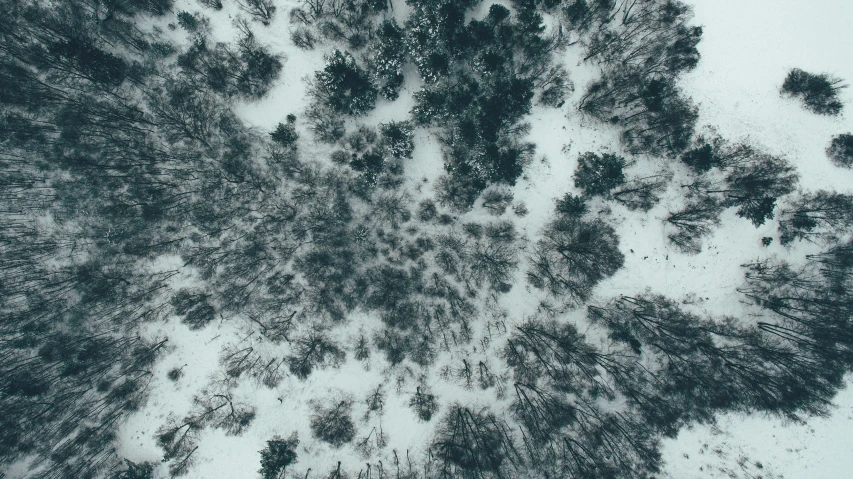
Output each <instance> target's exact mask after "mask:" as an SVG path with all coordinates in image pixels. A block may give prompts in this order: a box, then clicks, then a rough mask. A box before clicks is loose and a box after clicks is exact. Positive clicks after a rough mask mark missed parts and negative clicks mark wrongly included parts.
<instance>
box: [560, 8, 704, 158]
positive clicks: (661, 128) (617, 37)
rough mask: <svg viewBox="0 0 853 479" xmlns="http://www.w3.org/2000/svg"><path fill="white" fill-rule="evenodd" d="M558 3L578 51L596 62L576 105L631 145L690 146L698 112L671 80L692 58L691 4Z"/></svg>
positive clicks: (696, 32) (655, 150)
mask: <svg viewBox="0 0 853 479" xmlns="http://www.w3.org/2000/svg"><path fill="white" fill-rule="evenodd" d="M563 3H564V7H563V9H562V13H563V16H564V18H565V19H566V21H567V22H568V23H569V24H570V25H571V26H572V27H573V28H574V29H575V30H576V31H577V33H578V34H579V39H578V41H579V42H581V44H582V45H583V46H584V48H585V50H586V57H585V59H586V60H588V61H597V62H599V64H600V65H601V67H602V70H603V74H602V77H601V78H600V79H599V80H596V81H594V82H593V83H591V84H590V85H589V86H588V87H587V90H586V92H585V93H584V95H583V97H582V99H581V101H580V104H579V105H578V108H579V110H580V111H581V112H582V113H584V114H587V115H590V116H592V117H594V118H596V119H598V120H600V121H604V122H609V123H612V124H615V125H618V126H619V127H620V128H621V129H622V140H623V142H624V144H625V146H626V148H627V149H628V150H629V151H630V152H632V153H649V154H653V155H665V156H670V157H672V156H676V155H678V154H679V153H680V152H681V151H683V150H684V149H686V148H687V147H689V146H690V140H691V139H692V137H693V129H694V127H695V124H696V120H697V118H698V113H697V109H696V107H695V106H694V105H693V103H692V101H691V100H690V99H689V98H687V97H685V96H684V94H683V93H682V92H681V91H680V90H679V89H678V87H677V86H676V85H675V82H676V79H677V77H678V75H680V74H681V73H683V72H686V71H689V70H691V69H693V68H694V67H695V66H696V65H697V64H698V62H699V52H698V50H697V48H696V46H697V45H698V43H699V41H700V40H701V37H702V28H701V27H693V26H689V25H688V22H689V20H690V16H691V12H690V8H689V7H688V6H687V5H685V4H684V3H682V2H679V1H671V0H665V1H664V0H654V1H647V2H621V1H619V2H611V1H590V2H587V1H586V0H576V1H574V2H563Z"/></svg>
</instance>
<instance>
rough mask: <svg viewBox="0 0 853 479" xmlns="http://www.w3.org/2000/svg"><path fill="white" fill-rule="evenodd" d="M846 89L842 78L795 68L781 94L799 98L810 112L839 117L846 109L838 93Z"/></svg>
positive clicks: (789, 74)
mask: <svg viewBox="0 0 853 479" xmlns="http://www.w3.org/2000/svg"><path fill="white" fill-rule="evenodd" d="M844 87H845V85H842V84H841V79H840V78H835V77H832V76H830V75H828V74H826V73H820V74H814V73H809V72H806V71H803V70H800V69H799V68H794V69H792V70H791V71H790V72H788V76H786V77H785V81H784V82H783V83H782V89H781V92H782V94H783V95H787V96H789V97H792V98H798V99H799V100H800V101H801V102H802V103H803V106H804V107H806V109H808V110H809V111H812V112H814V113H817V114H819V115H838V114H839V113H841V109H842V108H843V107H844V105H843V104H842V103H841V100H839V99H838V91H839V90H841V89H842V88H844Z"/></svg>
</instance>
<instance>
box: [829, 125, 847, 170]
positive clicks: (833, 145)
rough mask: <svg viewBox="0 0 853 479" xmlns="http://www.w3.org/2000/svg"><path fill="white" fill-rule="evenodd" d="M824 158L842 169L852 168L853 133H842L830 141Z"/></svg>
mask: <svg viewBox="0 0 853 479" xmlns="http://www.w3.org/2000/svg"><path fill="white" fill-rule="evenodd" d="M826 156H828V157H829V159H830V160H832V162H833V163H834V164H835V166H840V167H842V168H853V133H843V134H841V135H838V136H836V137H834V138H833V139H832V142H830V143H829V147H828V148H827V149H826Z"/></svg>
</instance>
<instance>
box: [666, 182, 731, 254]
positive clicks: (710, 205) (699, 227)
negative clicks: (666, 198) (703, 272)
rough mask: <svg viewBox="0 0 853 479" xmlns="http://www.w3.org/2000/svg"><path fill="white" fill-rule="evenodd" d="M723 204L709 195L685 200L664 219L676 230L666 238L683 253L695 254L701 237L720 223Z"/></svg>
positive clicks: (699, 249) (699, 248)
mask: <svg viewBox="0 0 853 479" xmlns="http://www.w3.org/2000/svg"><path fill="white" fill-rule="evenodd" d="M722 212H723V206H722V204H720V202H719V201H718V200H717V199H715V198H714V197H712V196H710V195H701V196H699V197H696V198H693V199H691V200H689V201H688V202H687V204H685V205H684V207H682V208H681V209H680V210H678V211H670V212H669V214H668V215H667V216H666V218H664V221H665V222H666V223H667V224H669V225H671V226H672V227H674V228H675V229H676V231H675V232H674V233H669V234H668V235H667V239H669V242H670V243H671V244H673V245H674V246H675V247H676V248H678V249H679V250H681V251H682V252H685V253H690V254H696V253H698V252H699V251H701V249H702V238H704V237H706V236H708V235H709V234H711V232H712V229H713V227H715V226H717V225H719V224H720V214H721V213H722Z"/></svg>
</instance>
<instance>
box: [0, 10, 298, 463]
mask: <svg viewBox="0 0 853 479" xmlns="http://www.w3.org/2000/svg"><path fill="white" fill-rule="evenodd" d="M249 3H250V2H246V4H247V5H248V4H249ZM3 6H4V12H6V21H4V22H3V25H2V26H0V35H2V37H3V42H2V47H0V82H2V87H0V90H2V92H3V93H2V96H0V102H2V104H3V107H2V120H0V125H2V126H0V128H2V131H3V135H2V137H3V139H2V140H0V141H2V154H0V162H2V168H0V169H2V171H3V172H2V174H0V182H2V188H1V189H2V190H3V203H4V208H3V210H2V212H0V221H2V224H3V228H0V230H2V233H0V243H2V245H3V246H2V249H3V255H4V257H9V258H16V259H15V260H14V261H12V262H11V263H9V264H8V265H6V264H4V268H3V273H2V274H3V277H4V278H5V279H3V283H4V287H3V289H2V291H0V318H2V320H0V324H2V333H0V334H2V337H3V348H2V353H0V354H2V357H3V358H4V360H3V364H4V365H3V367H2V374H0V376H2V377H3V380H2V385H0V388H2V390H3V393H2V396H0V402H2V406H3V410H4V415H3V418H2V426H0V430H2V441H3V446H2V447H0V450H2V453H0V463H3V464H4V465H5V464H8V463H10V462H13V461H15V460H18V459H21V458H23V457H32V458H33V459H34V462H33V467H34V468H37V470H38V477H45V478H66V477H93V476H96V475H98V474H106V475H109V476H115V477H144V476H145V475H146V474H148V473H149V472H150V467H148V466H147V465H133V464H129V463H127V462H125V461H124V460H122V459H121V458H120V457H118V456H117V455H116V451H115V448H114V447H113V446H112V442H113V440H114V438H115V426H116V425H117V424H118V422H119V421H120V419H121V418H122V417H123V416H124V415H125V414H127V413H129V412H131V411H133V410H135V409H137V408H139V407H140V406H141V405H142V404H143V403H144V401H145V397H146V395H147V384H148V382H149V381H150V379H151V376H152V372H151V371H152V370H153V369H152V363H153V361H154V360H155V358H156V357H157V355H158V354H159V352H160V351H161V350H162V348H163V346H164V344H166V342H165V339H163V338H161V339H158V340H156V341H149V340H146V339H143V338H141V337H140V336H139V334H140V330H139V329H138V326H139V325H140V324H142V323H144V322H146V321H152V320H158V319H162V318H164V317H165V316H166V315H175V316H177V317H179V318H180V319H181V320H182V321H183V322H184V323H185V324H186V325H187V326H188V327H190V328H191V329H195V328H202V327H205V325H206V324H209V323H210V322H211V321H213V320H214V319H224V318H225V317H226V316H230V315H231V314H233V311H235V309H239V308H241V307H242V306H244V305H245V304H247V301H248V299H249V298H250V297H252V295H253V294H254V293H256V292H258V293H262V294H259V295H258V296H259V298H258V299H259V302H257V303H252V307H253V310H252V311H251V312H252V313H258V314H257V315H256V317H257V318H258V321H259V322H261V323H263V324H264V325H266V326H267V330H266V332H267V334H269V335H271V336H273V337H275V336H276V335H278V336H281V335H282V334H283V333H282V329H283V325H281V324H280V321H277V320H276V319H275V318H276V317H280V316H281V314H278V315H273V314H272V313H270V311H271V310H272V309H273V308H272V303H271V302H270V297H272V296H275V297H276V304H278V305H279V306H278V307H277V308H281V307H282V305H285V307H286V305H287V304H288V303H287V299H288V298H291V299H292V300H293V301H295V300H296V298H295V297H298V296H299V294H298V293H292V294H283V293H284V291H288V289H289V288H287V284H288V279H287V278H286V277H285V275H283V274H281V272H280V271H274V268H273V265H274V264H275V261H276V260H278V259H280V258H282V257H284V256H286V254H288V253H287V249H288V247H289V246H292V244H293V242H291V243H288V242H283V243H279V244H273V243H271V241H275V240H276V239H277V238H269V239H268V238H265V237H264V234H265V233H266V232H269V231H271V229H270V228H271V225H272V224H273V223H274V222H275V221H273V219H272V218H271V217H267V216H265V213H260V212H259V211H258V209H257V208H256V207H257V205H258V204H261V205H264V207H265V208H267V211H266V214H268V213H271V212H273V211H274V213H273V216H277V217H278V218H282V217H287V215H288V211H289V207H288V205H287V204H286V203H285V202H272V201H270V202H265V201H259V200H262V199H267V198H269V196H265V195H266V194H267V192H271V191H273V190H274V189H275V188H274V187H273V185H274V184H275V183H274V181H273V176H272V175H270V174H269V171H268V170H266V169H265V168H266V166H265V165H262V164H261V163H260V162H258V161H257V160H258V158H261V157H262V151H261V148H260V146H261V145H262V142H260V141H259V139H258V138H257V136H256V134H255V133H253V132H251V131H249V130H247V129H245V128H244V127H243V126H242V124H241V123H240V122H239V121H238V120H237V119H236V117H235V116H234V115H233V113H231V109H230V102H231V101H232V100H233V99H235V98H238V97H239V98H246V99H256V98H259V97H260V96H262V95H263V94H264V93H265V92H266V91H267V90H268V89H269V88H270V87H271V85H272V83H273V81H274V80H275V78H277V76H278V75H279V74H280V71H281V69H282V63H281V59H280V58H279V57H278V56H277V55H274V54H272V53H270V52H269V51H268V50H267V49H266V47H264V46H262V45H260V44H259V43H258V42H257V40H256V38H255V36H254V35H253V34H252V32H251V29H250V27H249V25H248V24H247V23H246V22H245V21H238V22H237V23H236V26H237V28H238V31H239V32H240V34H239V38H238V39H237V40H236V42H235V43H234V44H230V45H229V44H221V43H215V42H214V41H213V40H212V39H211V38H210V34H209V27H208V25H207V23H208V22H207V21H206V19H205V18H204V17H203V16H201V15H193V14H189V13H185V12H180V14H175V13H174V12H172V11H171V2H167V1H149V2H106V3H104V2H86V1H80V2H77V1H73V2H60V3H53V4H38V5H36V4H30V3H27V2H18V1H8V2H4V4H3ZM152 15H153V16H171V17H170V18H173V19H176V23H178V24H179V25H181V28H182V29H184V30H185V31H186V32H187V33H188V34H189V35H190V40H191V42H190V45H189V46H188V47H186V48H185V49H184V50H183V51H181V49H180V48H179V47H177V46H176V45H173V44H170V43H166V42H165V41H164V40H163V38H162V37H159V36H156V31H153V32H152V30H151V28H149V27H146V26H145V25H151V24H153V23H156V22H151V21H148V19H149V18H150V16H152ZM266 205H269V206H266ZM272 229H274V228H272ZM236 230H240V231H236ZM273 236H274V234H273ZM279 247H281V248H282V249H281V250H279V249H278V248H279ZM243 253H246V255H245V256H244V255H243ZM163 255H180V256H182V257H183V259H184V260H186V261H187V262H188V263H189V264H190V265H192V266H196V267H197V268H198V269H199V271H200V272H201V276H203V277H204V279H205V281H206V280H210V281H211V283H210V286H211V287H210V288H208V287H206V285H202V284H194V285H192V286H190V287H187V288H186V289H182V290H175V289H173V288H172V284H173V279H174V278H175V277H176V276H178V275H180V274H181V273H182V271H181V270H179V269H169V267H167V266H164V265H165V264H168V262H166V263H163V262H158V261H156V259H157V258H158V257H161V256H163ZM243 260H246V261H245V262H244V261H243ZM229 275H237V276H238V277H240V278H243V279H244V280H238V281H233V278H234V276H229ZM225 277H227V280H223V281H221V282H219V281H218V280H219V279H220V278H222V279H225ZM288 293H291V292H290V291H288ZM265 295H266V296H265ZM282 299H284V300H285V301H284V302H282ZM264 300H266V301H267V302H266V303H265V302H264ZM290 304H292V303H290ZM276 313H281V311H280V310H278V309H276ZM284 334H286V332H285V333H284ZM238 369H239V368H238ZM178 376H179V375H178ZM178 376H175V375H173V377H178ZM221 392H222V394H221V395H220V396H222V397H218V396H216V397H215V396H210V397H204V398H201V397H200V398H199V400H198V401H197V402H198V408H197V409H198V410H197V411H194V412H193V413H192V415H191V417H190V416H188V417H187V418H185V421H179V422H180V423H181V424H175V425H174V426H175V427H178V426H181V428H182V429H180V430H176V432H175V433H174V434H173V435H172V436H171V437H169V436H168V435H167V436H166V437H165V438H164V442H163V444H164V450H166V452H167V453H168V454H167V455H169V454H171V455H170V456H169V457H170V458H172V466H173V469H174V470H175V471H178V472H179V471H181V470H184V469H186V466H187V465H188V464H189V463H190V462H191V460H192V457H193V454H192V450H193V448H194V447H195V446H192V447H190V445H191V444H192V443H191V441H189V439H191V438H192V437H193V436H194V434H195V432H196V431H199V430H200V428H201V427H202V426H205V425H210V424H213V425H214V426H216V427H223V428H226V429H228V430H229V431H232V432H234V433H237V432H239V429H241V428H242V426H241V425H245V423H247V422H248V421H250V417H251V414H249V412H246V411H244V413H245V414H244V413H241V414H238V415H237V416H239V417H237V416H233V417H232V416H227V417H226V416H223V414H224V412H225V411H231V410H232V407H233V409H234V410H237V409H238V407H237V406H236V404H235V403H233V401H231V400H230V399H228V398H230V394H229V393H228V392H227V391H221ZM217 398H218V399H217ZM214 411H215V412H214ZM164 432H168V431H164ZM181 438H185V439H181ZM34 470H35V469H34ZM146 471H148V472H146Z"/></svg>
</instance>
